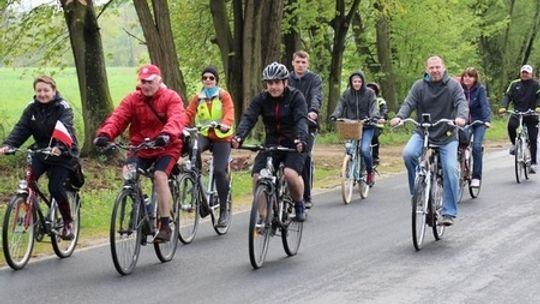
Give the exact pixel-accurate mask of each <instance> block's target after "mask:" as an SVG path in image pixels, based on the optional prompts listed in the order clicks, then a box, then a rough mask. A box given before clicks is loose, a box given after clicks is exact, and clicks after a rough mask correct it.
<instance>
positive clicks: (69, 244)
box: [51, 191, 81, 258]
mask: <svg viewBox="0 0 540 304" xmlns="http://www.w3.org/2000/svg"><path fill="white" fill-rule="evenodd" d="M66 194H67V197H68V201H69V210H70V212H71V218H72V219H73V222H72V225H73V236H74V237H73V239H72V240H64V239H62V237H61V235H62V234H63V230H64V220H63V219H62V216H61V215H60V212H59V209H58V203H57V202H55V203H54V204H53V207H52V210H51V218H52V219H53V224H52V225H53V232H52V233H51V244H52V247H53V250H54V253H55V254H56V255H57V256H58V257H59V258H67V257H70V256H71V255H72V254H73V251H75V247H76V246H77V241H78V240H79V231H80V227H81V213H80V201H79V194H78V193H77V192H74V191H66Z"/></svg>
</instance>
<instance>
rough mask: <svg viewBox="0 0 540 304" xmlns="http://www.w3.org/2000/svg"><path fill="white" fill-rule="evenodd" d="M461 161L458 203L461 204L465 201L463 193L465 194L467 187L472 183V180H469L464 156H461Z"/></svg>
mask: <svg viewBox="0 0 540 304" xmlns="http://www.w3.org/2000/svg"><path fill="white" fill-rule="evenodd" d="M460 158H462V159H460V161H459V194H458V198H459V199H458V203H461V201H462V200H463V193H465V187H467V184H468V183H470V180H469V181H468V180H467V172H468V171H467V170H468V168H467V160H466V158H465V156H464V155H461V156H460Z"/></svg>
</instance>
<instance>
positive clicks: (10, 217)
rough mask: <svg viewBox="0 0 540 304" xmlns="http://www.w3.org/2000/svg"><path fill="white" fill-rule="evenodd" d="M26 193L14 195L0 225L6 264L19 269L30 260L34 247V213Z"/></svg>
mask: <svg viewBox="0 0 540 304" xmlns="http://www.w3.org/2000/svg"><path fill="white" fill-rule="evenodd" d="M26 198H27V197H26V195H16V196H14V197H13V198H12V199H11V201H10V202H9V204H8V205H7V208H6V213H5V214H4V223H3V225H2V248H3V250H4V256H5V257H6V262H7V263H8V265H9V266H10V267H11V268H13V269H15V270H19V269H22V268H24V266H25V265H26V263H28V261H29V260H30V256H31V255H32V249H33V248H34V220H35V219H34V213H33V212H32V210H31V209H30V206H29V205H28V204H27V203H26Z"/></svg>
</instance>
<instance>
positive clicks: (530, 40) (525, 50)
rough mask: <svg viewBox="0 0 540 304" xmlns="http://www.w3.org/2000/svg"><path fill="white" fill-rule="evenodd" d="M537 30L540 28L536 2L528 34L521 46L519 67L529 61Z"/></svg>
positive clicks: (539, 3) (538, 9) (537, 3)
mask: <svg viewBox="0 0 540 304" xmlns="http://www.w3.org/2000/svg"><path fill="white" fill-rule="evenodd" d="M539 28H540V2H538V1H537V2H536V12H535V14H534V19H533V22H532V26H531V30H530V31H529V34H528V35H527V37H526V39H525V41H524V43H523V44H522V46H523V47H522V49H521V52H520V54H521V65H524V64H527V62H528V61H529V57H530V56H531V52H532V49H533V46H534V42H535V39H536V35H537V34H538V30H539Z"/></svg>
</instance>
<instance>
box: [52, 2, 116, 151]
mask: <svg viewBox="0 0 540 304" xmlns="http://www.w3.org/2000/svg"><path fill="white" fill-rule="evenodd" d="M61 4H62V8H63V10H64V18H65V20H66V25H67V27H68V30H69V38H70V42H71V47H72V50H73V56H74V58H75V67H76V69H77V79H78V82H79V90H80V94H81V104H82V115H83V120H84V143H83V145H82V149H81V155H83V156H86V155H91V154H95V149H94V145H93V144H92V140H93V139H94V137H95V134H96V131H97V129H98V127H99V124H100V123H101V122H102V121H103V120H104V119H105V117H107V115H109V113H111V112H112V110H113V103H112V99H111V94H110V92H109V86H108V81H107V72H106V70H105V56H104V54H103V46H102V43H101V34H100V32H99V26H98V23H97V19H96V13H95V10H94V5H93V1H92V0H86V1H79V0H74V1H70V0H61Z"/></svg>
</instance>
